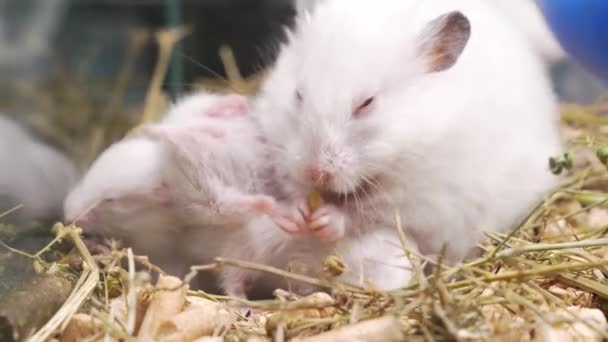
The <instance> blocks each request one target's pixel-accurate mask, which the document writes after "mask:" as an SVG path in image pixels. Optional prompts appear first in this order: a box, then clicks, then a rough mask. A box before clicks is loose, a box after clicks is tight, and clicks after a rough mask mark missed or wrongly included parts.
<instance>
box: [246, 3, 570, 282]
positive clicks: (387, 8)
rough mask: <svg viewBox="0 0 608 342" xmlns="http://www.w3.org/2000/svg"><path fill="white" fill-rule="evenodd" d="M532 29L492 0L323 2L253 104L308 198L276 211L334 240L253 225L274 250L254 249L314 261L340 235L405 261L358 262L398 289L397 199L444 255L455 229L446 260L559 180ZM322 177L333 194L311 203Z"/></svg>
mask: <svg viewBox="0 0 608 342" xmlns="http://www.w3.org/2000/svg"><path fill="white" fill-rule="evenodd" d="M526 39H527V38H526V37H525V36H524V34H523V32H522V31H521V30H516V29H514V28H513V27H512V25H511V24H510V22H509V21H508V19H507V18H506V17H505V16H504V15H503V14H501V13H500V12H499V11H498V10H497V9H495V8H494V7H492V6H489V5H487V4H486V1H483V0H457V1H454V0H427V1H418V0H410V1H393V0H381V1H376V2H374V3H373V4H371V3H370V2H369V1H366V0H332V1H324V2H321V3H320V4H318V6H317V8H316V10H315V11H314V12H313V13H312V15H311V16H310V17H309V18H307V19H306V20H302V21H301V22H300V26H299V27H298V29H297V30H296V31H295V32H294V33H293V34H292V35H291V37H290V41H289V42H288V43H287V45H286V46H284V48H283V50H282V52H281V53H280V55H279V59H278V61H277V62H276V65H275V66H274V69H273V70H272V71H271V73H270V76H269V79H268V80H267V81H266V82H265V84H264V85H263V87H262V93H261V95H260V97H259V98H258V99H257V101H256V104H255V107H254V108H255V109H254V113H256V115H257V119H258V120H259V122H260V125H261V127H262V129H263V132H264V134H265V135H266V138H267V139H268V143H269V144H270V145H272V146H273V149H276V151H277V152H276V153H275V154H274V155H275V159H274V161H273V162H272V165H273V166H274V167H275V168H276V169H277V172H278V175H277V179H278V180H280V181H281V182H282V185H283V190H284V192H285V193H288V194H293V198H292V199H293V201H294V208H298V209H299V210H295V209H294V216H293V218H292V219H291V220H290V222H288V223H286V222H277V223H278V224H279V225H281V226H284V227H283V228H285V229H286V230H290V229H299V230H304V231H306V230H312V231H313V233H314V235H315V236H316V237H318V238H324V239H325V240H326V242H325V243H324V242H322V241H317V242H316V243H317V245H315V244H314V243H313V242H311V241H310V237H305V238H297V237H295V236H290V237H286V236H285V233H284V232H281V231H272V230H268V231H265V233H264V234H261V233H259V227H255V228H252V229H251V230H252V231H251V233H250V235H249V238H250V239H251V241H252V245H257V246H258V247H259V248H261V249H263V250H257V251H255V253H253V252H250V253H249V254H251V255H253V257H255V258H258V260H257V261H260V262H269V261H270V262H272V263H274V264H276V263H281V262H286V260H288V259H289V258H290V255H291V254H292V253H293V252H292V251H294V250H295V251H296V254H297V253H300V252H302V253H304V254H305V253H310V254H307V255H305V259H307V260H308V261H309V262H310V263H311V264H309V265H310V267H312V268H314V267H318V266H319V265H320V261H321V258H322V257H323V254H324V253H325V252H326V251H327V250H328V249H330V248H328V247H327V246H330V247H335V248H337V249H338V250H339V251H340V252H341V253H343V254H344V255H346V256H347V261H348V262H349V263H351V266H353V265H354V266H353V267H355V268H358V267H360V265H362V264H364V262H363V261H362V260H363V259H365V260H369V259H372V258H375V259H376V260H380V262H378V263H377V265H378V266H379V267H380V266H382V265H383V264H397V265H400V266H401V267H400V268H399V267H395V268H387V267H385V268H384V269H380V268H372V267H369V266H368V267H367V268H366V269H364V270H363V271H364V273H365V274H366V275H367V276H368V278H369V280H370V281H371V282H372V283H374V284H376V285H377V286H378V287H380V288H392V287H397V286H400V285H403V284H404V283H405V282H406V281H407V280H408V279H409V276H410V272H409V270H408V269H407V262H406V261H405V260H403V259H404V257H403V256H402V253H399V250H398V248H392V247H391V246H393V247H395V246H397V245H398V244H399V243H398V239H397V234H396V228H395V219H394V218H395V212H396V211H398V212H399V215H400V217H401V220H402V222H403V226H404V230H405V231H406V234H407V236H408V237H409V239H410V241H411V242H412V244H413V245H417V247H418V248H419V250H420V251H421V252H422V253H425V254H434V253H438V252H439V251H440V249H441V247H442V246H443V245H444V244H447V250H446V253H447V255H446V257H447V258H448V260H449V261H451V262H454V261H458V260H460V259H462V258H463V257H465V256H466V254H467V253H468V252H469V251H470V249H471V248H472V247H474V245H475V244H476V243H477V242H478V241H480V239H482V237H483V234H482V232H483V231H484V230H497V231H505V230H506V229H508V228H509V227H511V226H512V225H513V224H514V223H515V222H516V221H517V220H518V219H520V218H521V217H522V216H523V215H525V214H526V212H527V211H528V210H529V209H530V208H531V207H532V206H533V205H534V204H535V203H536V201H539V200H540V199H541V198H542V196H543V194H544V193H545V192H546V191H548V190H549V189H550V188H551V187H552V186H554V185H555V184H556V183H557V178H556V177H555V176H553V175H552V174H551V173H550V172H549V170H548V167H547V160H548V158H549V157H550V156H552V155H555V154H557V153H559V152H560V151H561V150H562V145H561V139H560V136H559V129H558V127H559V126H558V115H557V103H556V99H555V97H554V95H553V93H552V90H551V85H550V82H549V79H548V77H547V75H546V71H545V67H544V65H543V62H542V61H541V58H540V56H538V54H537V53H536V52H535V51H531V50H530V49H529V45H528V42H527V41H526ZM311 187H317V188H319V190H320V191H321V193H322V194H323V197H324V199H325V201H326V205H325V206H323V207H322V208H320V209H319V210H317V211H315V212H313V213H310V210H308V209H307V206H306V204H305V203H306V202H305V198H306V194H307V192H308V191H309V189H310V188H311ZM376 236H380V237H379V238H376ZM380 240H392V241H384V243H378V241H380ZM332 241H333V242H332ZM369 241H374V242H373V243H372V242H369ZM279 246H280V248H279ZM415 247H416V246H412V248H415ZM277 260H279V261H277ZM240 276H241V278H247V276H244V275H240ZM234 277H235V278H238V276H237V275H235V276H234ZM351 280H352V279H351ZM249 281H250V282H251V279H249Z"/></svg>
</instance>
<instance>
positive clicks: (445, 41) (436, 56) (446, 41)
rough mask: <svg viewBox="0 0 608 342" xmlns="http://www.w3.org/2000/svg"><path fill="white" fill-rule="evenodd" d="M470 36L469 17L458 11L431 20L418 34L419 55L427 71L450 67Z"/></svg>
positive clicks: (437, 70)
mask: <svg viewBox="0 0 608 342" xmlns="http://www.w3.org/2000/svg"><path fill="white" fill-rule="evenodd" d="M470 36H471V23H470V22H469V19H468V18H467V17H465V16H464V15H463V14H462V13H460V12H458V11H454V12H450V13H447V14H444V15H442V16H441V17H439V18H437V19H435V20H433V21H431V22H430V23H429V24H427V26H426V28H425V29H424V31H423V32H422V34H421V35H420V46H419V55H420V56H421V57H422V58H423V59H424V60H425V62H426V65H427V67H428V71H429V72H440V71H444V70H447V69H449V68H451V67H452V66H453V65H454V64H455V63H456V61H457V60H458V58H459V57H460V55H461V54H462V51H463V50H464V48H465V46H466V45H467V42H468V41H469V37H470Z"/></svg>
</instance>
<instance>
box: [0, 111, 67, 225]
mask: <svg viewBox="0 0 608 342" xmlns="http://www.w3.org/2000/svg"><path fill="white" fill-rule="evenodd" d="M0 165H2V171H0V213H3V212H4V211H6V210H9V209H12V208H13V207H15V206H18V205H21V207H20V209H19V210H17V211H15V212H13V213H12V214H10V215H8V216H6V217H5V218H3V220H4V221H5V222H6V221H8V222H13V223H17V224H22V223H31V222H33V221H38V222H46V221H47V220H56V219H57V218H59V217H60V216H61V205H62V202H63V199H64V198H65V196H66V195H67V192H68V191H69V189H70V187H71V186H72V185H73V184H74V182H75V181H76V177H77V176H76V174H77V171H76V168H75V166H74V164H73V163H72V161H71V160H69V159H68V158H67V157H66V156H65V155H63V154H62V153H60V152H59V151H57V150H56V149H54V148H52V147H51V146H48V145H47V144H44V143H43V142H41V141H38V140H37V139H36V138H34V137H33V136H32V135H31V134H30V133H29V132H27V130H26V129H25V128H23V127H22V126H21V125H20V124H18V123H17V122H15V121H13V120H11V119H8V118H7V117H5V116H3V115H1V114H0Z"/></svg>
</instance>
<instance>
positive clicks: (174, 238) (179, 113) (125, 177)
mask: <svg viewBox="0 0 608 342" xmlns="http://www.w3.org/2000/svg"><path fill="white" fill-rule="evenodd" d="M247 110H248V106H247V99H246V98H244V97H242V96H237V95H226V96H222V95H214V94H208V93H197V94H194V95H191V96H188V97H186V98H184V99H181V100H179V101H178V102H177V103H176V104H175V105H174V106H172V108H170V110H169V111H168V113H167V114H166V116H165V117H164V118H163V119H162V120H161V122H160V123H157V124H152V125H149V126H145V127H143V128H141V129H140V130H139V131H138V132H136V133H134V134H133V135H131V136H128V137H126V138H125V139H123V140H122V141H119V142H117V143H115V144H114V145H112V146H110V147H109V148H108V149H107V150H106V151H104V152H103V153H102V154H101V155H100V156H99V158H98V159H97V160H96V161H95V162H94V163H93V165H92V166H91V168H90V169H89V171H88V172H87V173H86V175H85V176H84V178H83V179H82V180H81V181H80V183H79V184H78V186H77V187H76V188H75V189H73V190H72V192H71V193H70V195H69V196H68V198H67V199H66V201H65V206H64V207H65V219H66V220H67V221H69V222H71V221H78V222H80V224H81V225H82V226H83V227H84V228H85V230H86V231H87V232H90V233H97V234H103V235H107V236H110V237H115V238H120V239H122V240H124V241H125V242H127V243H128V244H130V245H132V246H133V247H134V248H135V249H136V251H137V252H139V253H145V254H147V255H150V257H151V258H152V260H153V261H154V262H158V263H160V264H161V266H165V267H169V268H170V269H169V270H168V271H175V272H184V271H185V269H186V267H187V266H189V265H188V263H189V262H190V259H189V257H190V254H189V253H188V250H189V246H192V248H191V249H195V250H197V255H196V256H197V259H198V260H197V261H198V262H204V261H207V260H200V258H201V255H205V256H207V258H212V257H214V256H216V255H214V254H209V253H212V249H213V248H205V244H206V243H207V244H209V241H221V237H220V236H217V237H212V236H207V237H206V239H207V241H205V240H203V241H200V242H195V241H193V240H191V238H190V236H189V235H188V229H200V228H201V227H200V226H215V225H227V224H228V225H230V224H235V223H237V222H239V223H240V222H242V221H244V220H246V218H244V217H245V216H247V215H250V214H252V211H256V210H260V211H264V210H270V209H272V207H270V206H269V203H270V204H273V200H272V199H271V198H270V197H266V196H262V195H260V196H257V197H256V196H255V195H251V196H249V195H248V193H249V192H254V191H257V190H258V187H257V185H256V179H257V178H256V176H257V175H256V174H255V172H254V171H253V170H252V168H255V167H257V165H258V164H257V163H258V162H257V160H256V159H255V158H258V156H259V155H258V153H256V151H257V147H258V145H259V144H261V141H260V140H259V136H258V135H257V134H256V133H255V132H257V131H258V130H257V127H255V126H254V125H253V123H252V121H251V120H250V118H249V117H248V115H247ZM240 144H243V145H242V146H241V145H240ZM243 146H247V149H245V148H244V147H243ZM248 205H250V207H247V206H248ZM205 231H211V230H205ZM212 231H213V233H217V230H212ZM180 239H183V241H182V240H180ZM184 244H185V245H186V247H184ZM201 251H202V252H201ZM204 253H207V254H204Z"/></svg>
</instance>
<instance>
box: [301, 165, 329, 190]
mask: <svg viewBox="0 0 608 342" xmlns="http://www.w3.org/2000/svg"><path fill="white" fill-rule="evenodd" d="M304 174H305V177H306V179H307V180H308V181H309V182H311V183H312V184H314V185H317V186H324V185H326V184H327V183H328V182H329V181H330V180H331V178H332V174H331V172H329V171H327V170H325V169H322V168H320V167H319V166H316V165H309V166H308V167H306V169H305V171H304Z"/></svg>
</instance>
